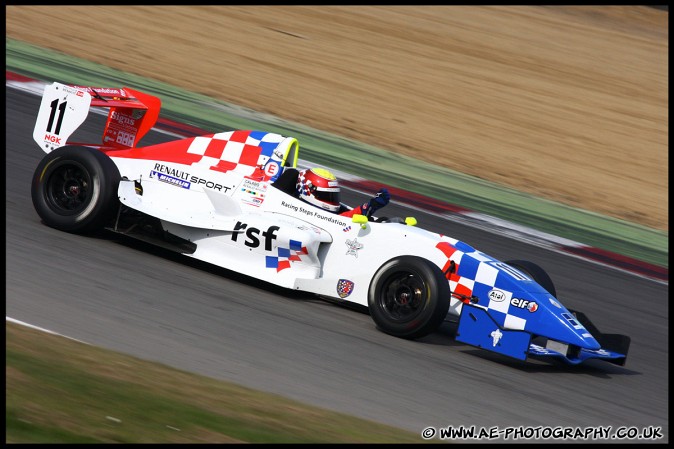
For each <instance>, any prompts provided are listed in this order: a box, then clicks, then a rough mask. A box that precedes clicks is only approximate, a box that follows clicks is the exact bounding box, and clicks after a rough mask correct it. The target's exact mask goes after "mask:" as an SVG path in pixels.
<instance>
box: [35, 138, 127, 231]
mask: <svg viewBox="0 0 674 449" xmlns="http://www.w3.org/2000/svg"><path fill="white" fill-rule="evenodd" d="M119 180H120V174H119V170H118V169H117V166H116V165H115V163H114V162H113V161H112V160H111V159H110V158H109V157H108V156H107V155H105V154H103V153H101V152H100V151H98V150H95V149H93V148H89V147H76V146H65V147H61V148H57V149H56V150H54V151H52V152H51V153H48V154H47V155H46V156H45V157H44V158H43V159H42V160H41V161H40V163H39V164H38V166H37V168H36V169H35V173H34V174H33V182H32V185H31V197H32V199H33V206H34V207H35V211H36V212H37V214H38V215H39V216H40V218H41V219H42V221H43V222H44V223H45V224H46V225H47V226H50V227H52V228H55V229H59V230H61V231H66V232H72V233H79V234H81V233H89V232H94V231H97V230H100V229H101V228H103V227H104V226H105V224H106V223H107V222H108V221H109V220H111V219H112V217H113V216H114V214H115V212H116V211H117V205H118V204H119V203H118V197H117V188H118V186H119Z"/></svg>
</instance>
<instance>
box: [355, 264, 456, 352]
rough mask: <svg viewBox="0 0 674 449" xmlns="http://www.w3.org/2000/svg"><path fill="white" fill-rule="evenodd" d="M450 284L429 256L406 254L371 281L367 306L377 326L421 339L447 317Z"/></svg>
mask: <svg viewBox="0 0 674 449" xmlns="http://www.w3.org/2000/svg"><path fill="white" fill-rule="evenodd" d="M449 302H450V290H449V283H448V281H447V279H446V278H445V276H444V275H443V273H442V271H441V270H440V268H438V267H437V266H436V265H434V264H432V263H431V262H429V261H428V260H426V259H422V258H420V257H415V256H403V257H398V258H395V259H392V260H390V261H388V262H387V263H385V264H384V265H382V267H381V268H380V269H379V271H377V273H376V274H375V276H374V278H373V279H372V282H371V284H370V291H369V294H368V308H369V312H370V316H371V317H372V319H373V320H374V322H375V324H376V325H377V327H378V328H379V329H380V330H381V331H383V332H385V333H387V334H390V335H394V336H396V337H401V338H407V339H415V338H421V337H423V336H425V335H428V334H430V333H431V332H434V331H435V330H437V328H438V327H440V325H441V324H442V322H443V320H444V319H445V317H446V316H447V311H448V309H449Z"/></svg>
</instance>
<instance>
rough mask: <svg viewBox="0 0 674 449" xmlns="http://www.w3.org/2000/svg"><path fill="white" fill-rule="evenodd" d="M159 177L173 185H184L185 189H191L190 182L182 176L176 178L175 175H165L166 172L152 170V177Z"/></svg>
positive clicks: (160, 179)
mask: <svg viewBox="0 0 674 449" xmlns="http://www.w3.org/2000/svg"><path fill="white" fill-rule="evenodd" d="M155 177H156V178H157V179H158V180H159V181H161V182H165V183H167V184H171V185H173V186H177V187H182V188H183V189H189V188H190V183H189V182H188V181H185V180H183V179H180V178H175V177H173V176H169V175H165V174H164V173H159V172H158V171H155V170H152V171H151V172H150V178H155Z"/></svg>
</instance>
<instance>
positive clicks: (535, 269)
mask: <svg viewBox="0 0 674 449" xmlns="http://www.w3.org/2000/svg"><path fill="white" fill-rule="evenodd" d="M505 263H507V264H508V265H510V266H511V267H513V268H516V269H518V270H520V271H521V272H523V273H524V274H526V275H528V276H529V277H530V278H531V279H533V280H534V281H536V283H538V285H540V286H541V287H543V288H544V289H546V290H547V291H548V293H550V294H551V295H552V296H554V297H555V298H556V297H557V289H556V288H555V284H554V283H553V282H552V279H551V278H550V276H549V275H548V273H547V272H546V271H545V270H544V269H543V268H541V267H539V266H538V265H536V264H535V263H533V262H529V261H528V260H506V261H505Z"/></svg>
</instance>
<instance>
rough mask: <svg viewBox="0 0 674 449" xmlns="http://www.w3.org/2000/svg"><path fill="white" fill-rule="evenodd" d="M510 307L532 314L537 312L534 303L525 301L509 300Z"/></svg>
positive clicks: (536, 306) (536, 305)
mask: <svg viewBox="0 0 674 449" xmlns="http://www.w3.org/2000/svg"><path fill="white" fill-rule="evenodd" d="M510 305H512V306H515V307H518V308H520V309H527V310H528V311H529V312H532V313H533V312H535V311H537V310H538V304H536V303H535V302H534V301H527V300H526V299H518V298H513V299H511V300H510Z"/></svg>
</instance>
